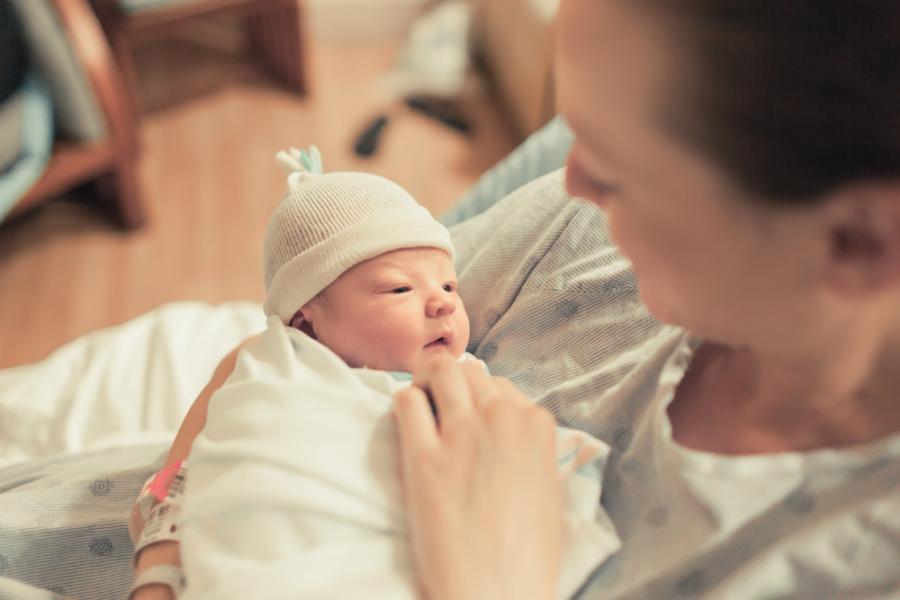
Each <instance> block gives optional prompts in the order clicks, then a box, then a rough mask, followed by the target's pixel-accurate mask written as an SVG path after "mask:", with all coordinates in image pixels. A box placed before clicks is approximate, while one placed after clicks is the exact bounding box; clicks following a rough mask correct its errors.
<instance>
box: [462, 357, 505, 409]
mask: <svg viewBox="0 0 900 600" xmlns="http://www.w3.org/2000/svg"><path fill="white" fill-rule="evenodd" d="M461 366H462V370H463V374H464V375H465V377H466V383H467V384H468V385H469V393H470V394H471V396H472V406H473V407H474V408H475V409H476V410H481V409H483V408H485V407H486V406H487V405H488V404H490V403H491V402H493V401H494V400H497V399H498V397H499V395H500V390H499V388H498V387H497V386H496V385H494V384H493V382H492V379H493V378H492V377H491V376H490V375H488V373H487V371H485V369H484V366H483V365H482V364H481V362H480V361H474V360H470V361H466V362H464V363H462V365H461Z"/></svg>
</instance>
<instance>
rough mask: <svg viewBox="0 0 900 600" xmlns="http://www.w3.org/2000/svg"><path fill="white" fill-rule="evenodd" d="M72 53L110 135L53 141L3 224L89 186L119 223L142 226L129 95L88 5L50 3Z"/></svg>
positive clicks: (83, 0) (69, 0) (64, 0)
mask: <svg viewBox="0 0 900 600" xmlns="http://www.w3.org/2000/svg"><path fill="white" fill-rule="evenodd" d="M52 2H53V5H54V6H55V8H56V10H57V11H58V14H59V17H60V21H61V23H62V25H63V27H64V29H65V30H66V32H67V34H68V42H69V44H70V45H71V47H72V49H73V52H74V54H75V55H76V56H77V57H78V59H79V60H80V61H81V63H82V64H83V65H84V67H85V71H86V72H87V75H88V78H89V80H90V82H91V84H92V85H93V88H94V92H95V94H96V97H97V100H98V102H99V103H100V105H101V109H102V113H103V115H104V117H105V118H106V125H107V130H108V135H107V136H106V138H105V139H103V140H102V141H100V142H93V143H75V142H67V141H57V142H56V143H55V144H54V148H53V155H52V157H51V159H50V162H49V163H48V165H47V168H46V170H45V171H44V173H43V175H42V176H41V178H40V179H39V180H38V181H37V182H36V183H35V185H34V186H32V188H31V189H30V190H29V191H28V193H27V194H26V195H25V196H24V197H23V198H21V199H20V200H19V201H18V203H16V204H15V205H14V206H13V208H12V209H11V210H10V212H9V214H8V215H7V219H10V218H12V217H14V216H17V215H20V214H22V213H23V212H26V211H27V210H29V209H30V208H32V207H33V206H35V205H36V204H39V203H41V202H43V201H45V200H48V199H50V198H53V197H55V196H58V195H59V194H61V193H63V192H65V191H67V190H69V189H71V188H73V187H75V186H76V185H79V184H82V183H86V182H89V181H92V180H93V181H98V182H100V183H103V184H108V185H106V188H107V190H108V191H109V192H111V195H110V199H111V200H112V203H113V204H114V207H115V209H116V212H117V213H118V215H117V216H118V219H119V221H120V222H121V224H122V225H123V226H124V227H125V228H128V229H131V228H136V227H139V226H141V225H142V224H143V223H144V221H145V215H144V210H143V205H142V202H141V193H140V189H139V186H138V183H137V177H136V173H135V163H136V158H137V143H136V131H135V125H136V123H135V119H134V117H133V115H132V113H131V111H130V102H129V98H128V93H127V90H126V88H125V86H124V83H123V81H122V77H121V73H120V71H119V69H118V67H117V65H116V61H115V59H114V57H113V55H112V52H111V50H110V47H109V44H108V42H107V40H106V36H105V35H104V33H103V29H102V28H101V26H100V23H99V22H98V21H97V18H96V16H95V14H94V12H93V10H92V9H91V7H90V5H88V3H87V0H52Z"/></svg>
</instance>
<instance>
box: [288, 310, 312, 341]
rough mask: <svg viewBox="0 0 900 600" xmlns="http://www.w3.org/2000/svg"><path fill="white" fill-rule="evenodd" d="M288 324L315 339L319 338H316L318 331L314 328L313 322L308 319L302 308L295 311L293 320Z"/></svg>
mask: <svg viewBox="0 0 900 600" xmlns="http://www.w3.org/2000/svg"><path fill="white" fill-rule="evenodd" d="M288 325H289V326H291V327H293V328H294V329H299V330H300V331H302V332H303V333H305V334H306V335H308V336H309V337H311V338H312V339H314V340H315V339H318V338H316V332H315V331H314V330H313V326H312V322H311V321H307V320H306V317H305V316H304V315H303V309H302V308H301V309H300V310H298V311H297V312H295V313H294V316H293V317H291V322H290V323H288Z"/></svg>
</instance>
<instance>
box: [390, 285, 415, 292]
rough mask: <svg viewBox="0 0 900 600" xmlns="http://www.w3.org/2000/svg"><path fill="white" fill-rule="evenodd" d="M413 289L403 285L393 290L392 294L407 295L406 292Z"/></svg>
mask: <svg viewBox="0 0 900 600" xmlns="http://www.w3.org/2000/svg"><path fill="white" fill-rule="evenodd" d="M411 289H412V288H410V287H409V286H405V285H403V286H400V287H396V288H394V289H392V290H391V293H392V294H405V293H406V292H408V291H410V290H411Z"/></svg>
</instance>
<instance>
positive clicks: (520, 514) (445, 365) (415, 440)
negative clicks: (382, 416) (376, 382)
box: [395, 356, 562, 600]
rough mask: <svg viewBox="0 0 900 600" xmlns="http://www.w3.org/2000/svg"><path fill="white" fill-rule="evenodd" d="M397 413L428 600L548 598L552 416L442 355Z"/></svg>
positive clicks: (553, 563) (555, 515)
mask: <svg viewBox="0 0 900 600" xmlns="http://www.w3.org/2000/svg"><path fill="white" fill-rule="evenodd" d="M426 390H427V394H429V395H430V396H431V398H432V400H433V401H434V404H435V407H436V408H437V413H438V420H439V424H438V423H436V422H435V419H434V416H433V415H432V412H431V408H430V407H429V403H428V396H427V395H426ZM395 412H396V416H397V424H398V428H399V432H400V451H401V459H400V460H401V468H402V470H403V485H404V492H405V501H406V513H407V524H408V527H409V530H410V531H409V533H410V536H411V541H412V545H413V552H414V557H415V561H416V566H417V570H418V573H419V578H420V582H421V584H422V586H423V587H424V590H425V592H426V594H427V596H428V597H429V598H430V599H431V600H448V599H457V598H458V599H463V600H471V599H472V598H479V599H482V598H483V599H506V598H510V599H512V598H515V599H516V600H522V599H528V598H540V599H542V600H549V599H551V598H555V596H556V585H557V580H558V578H559V560H560V552H561V543H562V542H561V538H562V516H561V515H562V512H561V503H562V499H561V495H562V494H561V488H560V483H559V477H558V475H557V472H556V452H555V443H556V434H555V429H554V420H553V417H552V415H550V413H549V412H547V411H546V410H544V409H542V408H539V407H537V406H535V405H533V404H532V403H531V402H529V401H528V399H527V398H526V397H525V396H524V395H523V394H522V393H521V392H519V390H518V389H516V387H515V386H514V385H513V384H512V383H510V382H509V381H508V380H505V379H502V378H499V377H490V376H488V375H487V374H486V373H485V372H484V369H483V368H482V367H481V365H479V364H478V363H475V362H474V361H472V362H467V363H458V362H457V361H455V360H454V359H453V358H451V357H449V356H438V357H434V358H433V359H430V360H429V361H427V362H426V363H425V364H424V365H422V367H421V368H420V369H418V370H417V371H416V373H415V376H414V379H413V386H412V387H410V388H408V389H406V390H402V391H400V392H399V393H398V394H397V398H396V406H395Z"/></svg>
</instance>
